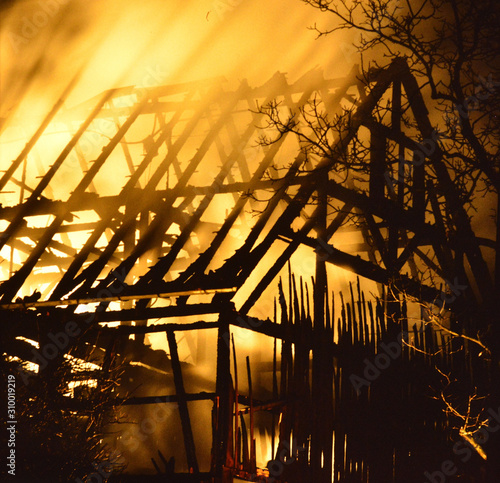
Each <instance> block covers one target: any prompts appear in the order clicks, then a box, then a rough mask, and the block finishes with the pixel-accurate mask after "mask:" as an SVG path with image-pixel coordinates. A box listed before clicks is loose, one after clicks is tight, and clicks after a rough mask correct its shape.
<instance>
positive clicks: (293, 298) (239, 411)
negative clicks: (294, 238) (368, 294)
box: [225, 274, 479, 483]
mask: <svg viewBox="0 0 500 483" xmlns="http://www.w3.org/2000/svg"><path fill="white" fill-rule="evenodd" d="M288 288H289V290H288V294H287V295H285V288H284V286H283V283H282V282H281V281H280V283H279V287H278V289H279V298H278V301H277V302H276V303H275V314H274V322H275V323H276V324H280V325H281V326H282V327H283V331H284V334H285V335H284V337H283V339H282V341H281V354H278V352H279V350H278V349H279V341H277V340H276V339H275V340H274V351H273V352H274V354H273V378H272V381H273V382H272V386H273V387H272V394H273V398H272V400H271V401H265V402H262V401H257V400H256V399H255V398H254V394H253V387H252V374H251V370H250V360H249V358H248V357H247V359H246V365H247V367H246V369H247V377H248V388H249V391H248V397H245V396H242V395H241V394H240V389H239V387H240V382H241V381H240V379H239V376H240V377H241V375H240V374H238V367H237V364H236V350H237V348H236V347H235V344H234V339H233V340H232V341H231V346H232V358H233V361H234V362H233V381H232V391H231V401H230V407H231V408H232V410H231V411H230V412H231V423H230V424H229V427H228V430H229V434H228V445H227V457H226V464H225V468H226V472H227V475H228V479H227V481H231V480H230V479H229V475H230V476H231V477H232V476H238V477H240V478H243V479H248V480H253V481H260V480H266V481H280V482H288V483H300V482H307V481H315V482H325V483H326V482H328V483H330V482H340V481H342V482H346V481H352V482H375V483H378V482H380V483H382V482H384V483H385V482H400V481H401V482H403V481H405V482H411V481H421V480H422V481H423V479H422V478H425V476H424V475H425V472H426V471H429V472H432V470H433V468H439V465H440V464H441V462H442V461H444V460H446V459H447V458H449V457H450V454H451V455H453V453H452V451H451V446H450V445H452V443H453V441H452V439H453V435H455V436H457V435H458V432H457V431H455V432H454V430H453V425H454V424H455V423H456V421H454V420H453V417H452V416H450V414H449V413H447V412H446V411H445V407H444V402H443V401H442V400H440V398H439V397H436V396H437V395H438V394H439V390H440V389H442V388H443V376H442V374H453V373H454V371H456V370H462V369H463V368H467V367H468V366H470V351H469V350H468V349H467V347H466V346H465V345H464V344H461V343H460V341H459V343H458V345H457V341H454V342H453V343H450V340H449V339H448V338H447V337H446V335H443V334H441V333H439V332H438V331H435V330H433V329H432V328H431V327H430V326H429V325H427V326H425V325H422V326H419V325H414V326H413V327H409V323H408V314H407V305H406V302H405V300H404V299H403V298H402V299H401V300H395V299H391V298H390V297H389V296H388V295H387V296H386V294H383V296H382V297H381V298H377V299H376V300H374V301H367V300H366V299H365V295H364V293H363V292H362V291H361V289H360V285H359V281H358V284H357V287H355V288H353V287H352V286H351V287H350V294H349V299H350V300H348V299H346V298H345V297H344V296H343V295H342V294H340V297H339V298H340V311H339V312H340V313H339V315H338V318H337V321H336V322H335V304H334V297H333V296H332V298H331V300H330V301H328V302H326V303H325V306H324V320H323V321H321V322H320V323H316V321H314V320H313V313H312V311H311V307H310V305H311V304H310V299H311V297H310V294H309V287H308V285H307V284H305V283H304V282H303V280H302V279H300V281H299V283H297V281H296V280H295V277H294V276H293V275H291V274H290V276H289V283H288ZM355 289H357V291H356V290H355ZM292 340H293V341H294V342H293V343H292ZM475 370H477V368H476V369H475ZM472 379H473V378H472V373H471V372H470V371H469V372H466V373H465V380H466V381H467V380H469V382H470V384H467V383H466V384H465V386H467V387H470V388H472V386H473V384H474V381H473V380H472ZM461 395H463V396H464V397H465V393H464V394H458V395H457V396H461ZM263 410H264V411H270V412H271V418H272V419H271V420H272V423H271V427H270V428H262V427H260V426H261V425H259V427H256V426H255V413H256V412H257V411H263ZM259 421H260V419H259ZM247 426H248V427H247ZM265 432H267V434H268V435H270V437H271V447H272V448H271V449H272V455H273V460H271V461H270V462H269V463H268V468H267V472H265V471H260V472H259V471H257V461H256V440H258V439H259V437H261V435H262V434H264V433H265ZM457 437H458V436H457ZM474 458H475V456H474ZM474 458H473V464H471V465H469V466H468V468H466V470H467V471H469V472H471V471H472V469H473V467H474V465H477V464H479V462H478V461H477V460H476V459H474ZM263 474H265V475H267V477H264V476H262V475H263Z"/></svg>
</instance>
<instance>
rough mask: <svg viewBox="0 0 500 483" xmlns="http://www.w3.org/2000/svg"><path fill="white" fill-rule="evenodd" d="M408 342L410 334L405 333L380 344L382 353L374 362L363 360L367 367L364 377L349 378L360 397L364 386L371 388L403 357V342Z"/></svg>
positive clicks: (355, 375)
mask: <svg viewBox="0 0 500 483" xmlns="http://www.w3.org/2000/svg"><path fill="white" fill-rule="evenodd" d="M408 340H409V337H408V333H407V332H405V331H403V332H401V333H400V334H399V335H398V336H397V338H396V340H395V341H391V342H388V343H385V342H381V343H380V344H379V348H380V351H379V353H378V354H377V355H376V356H375V357H374V359H373V361H371V360H370V359H368V358H365V359H364V360H363V363H364V365H365V368H364V370H363V376H364V377H361V376H358V375H357V374H351V375H350V376H349V381H350V383H351V384H352V385H353V386H354V389H355V390H356V393H357V394H358V396H359V395H360V394H361V388H362V387H363V386H366V387H370V385H371V383H372V382H373V381H375V380H376V379H378V377H379V376H380V374H382V371H384V370H386V369H387V368H388V367H389V366H390V365H391V364H392V361H394V360H396V359H397V358H398V357H399V356H400V355H401V351H402V345H403V341H404V342H406V343H407V342H408Z"/></svg>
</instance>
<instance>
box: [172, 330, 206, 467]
mask: <svg viewBox="0 0 500 483" xmlns="http://www.w3.org/2000/svg"><path fill="white" fill-rule="evenodd" d="M167 341H168V347H169V349H170V359H171V361H172V371H173V373H174V384H175V391H176V393H177V404H178V407H179V414H180V417H181V425H182V433H183V435H184V446H185V448H186V458H187V463H188V467H189V472H190V473H195V474H197V473H198V472H199V468H198V460H197V458H196V447H195V444H194V438H193V430H192V429H191V419H190V418H189V411H188V407H187V399H186V391H185V389H184V383H183V380H182V371H181V363H180V360H179V354H178V352H177V341H176V339H175V333H174V332H173V331H172V330H167Z"/></svg>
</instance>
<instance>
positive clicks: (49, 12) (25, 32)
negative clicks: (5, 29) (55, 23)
mask: <svg viewBox="0 0 500 483" xmlns="http://www.w3.org/2000/svg"><path fill="white" fill-rule="evenodd" d="M66 3H68V0H43V1H39V2H38V3H37V6H38V8H36V10H34V11H33V12H32V13H30V14H29V15H24V16H23V17H22V19H21V25H20V28H19V30H18V32H16V33H14V32H9V33H8V34H7V36H8V37H9V41H10V44H11V46H12V49H13V50H14V52H15V53H16V54H17V53H19V51H20V50H21V48H22V47H23V46H25V45H27V44H29V42H30V41H31V40H33V39H34V38H36V37H37V36H38V35H39V33H40V32H41V31H42V30H43V29H44V28H45V27H46V26H47V25H48V24H49V22H50V19H51V18H53V17H55V16H56V15H57V14H58V13H59V11H60V9H61V6H63V5H65V4H66Z"/></svg>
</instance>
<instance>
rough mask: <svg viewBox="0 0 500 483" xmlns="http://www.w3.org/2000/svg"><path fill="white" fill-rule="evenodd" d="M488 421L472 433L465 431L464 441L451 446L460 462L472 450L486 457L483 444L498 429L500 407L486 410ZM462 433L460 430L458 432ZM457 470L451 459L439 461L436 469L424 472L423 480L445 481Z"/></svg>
mask: <svg viewBox="0 0 500 483" xmlns="http://www.w3.org/2000/svg"><path fill="white" fill-rule="evenodd" d="M488 415H489V418H488V423H487V424H486V425H485V426H482V427H481V428H479V429H478V430H477V431H475V432H474V433H472V434H471V433H467V434H466V436H464V439H465V441H457V442H456V443H455V445H454V446H453V453H454V454H455V455H457V456H459V457H460V461H461V462H462V463H467V462H468V461H469V460H470V459H471V458H472V455H473V454H474V452H478V453H479V454H480V455H481V456H482V457H483V458H484V459H486V453H485V452H484V450H483V445H485V444H486V443H487V442H488V440H489V439H490V434H491V433H496V432H497V431H498V430H499V429H500V407H499V408H498V409H497V410H496V412H495V411H494V410H493V409H491V408H490V409H489V410H488ZM460 434H462V435H463V434H464V433H462V430H461V432H460ZM457 472H458V467H457V466H456V465H455V463H454V462H453V461H452V460H451V459H448V460H445V461H443V462H442V463H441V466H440V468H439V469H438V470H436V471H433V472H432V473H429V472H428V471H425V472H424V476H425V478H426V479H425V482H424V483H429V482H430V483H445V482H446V480H447V477H452V476H454V475H456V474H457Z"/></svg>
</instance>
